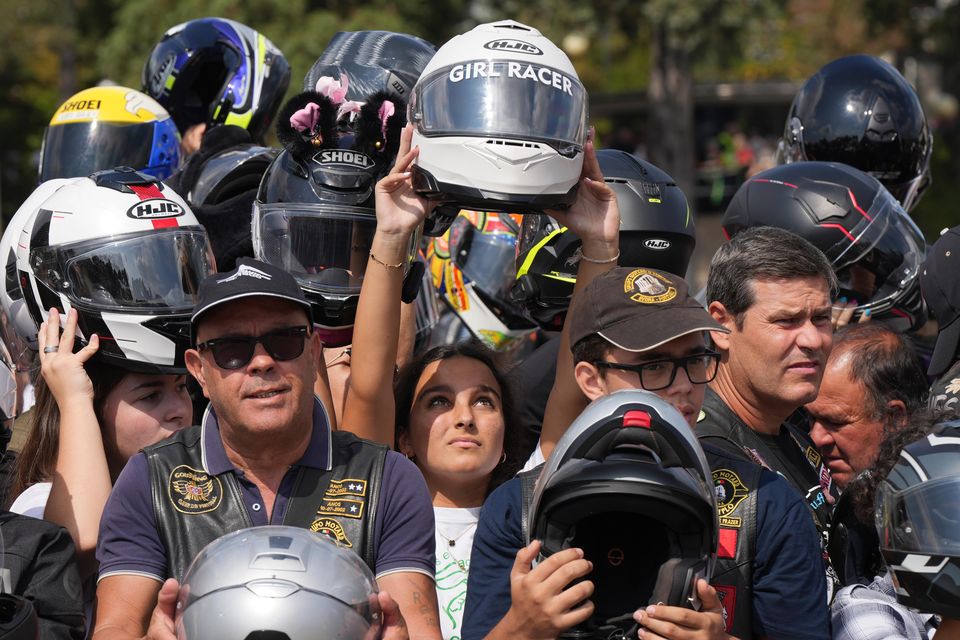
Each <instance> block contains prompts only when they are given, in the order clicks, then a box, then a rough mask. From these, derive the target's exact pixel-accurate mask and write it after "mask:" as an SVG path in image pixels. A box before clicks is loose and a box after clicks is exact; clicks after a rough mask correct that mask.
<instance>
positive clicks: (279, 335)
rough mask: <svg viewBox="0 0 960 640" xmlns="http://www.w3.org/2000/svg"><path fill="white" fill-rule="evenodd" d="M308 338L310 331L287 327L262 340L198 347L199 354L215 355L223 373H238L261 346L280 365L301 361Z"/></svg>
mask: <svg viewBox="0 0 960 640" xmlns="http://www.w3.org/2000/svg"><path fill="white" fill-rule="evenodd" d="M307 335H308V331H307V327H286V328H283V329H274V330H273V331H270V332H268V333H265V334H263V335H262V336H229V337H226V338H213V339H212V340H207V341H206V342H201V343H200V344H198V345H197V351H206V350H207V349H209V350H210V352H211V353H213V361H214V362H216V363H217V366H218V367H220V368H221V369H239V368H241V367H244V366H246V365H247V363H249V362H250V360H251V359H252V358H253V352H254V351H256V350H257V343H258V342H259V343H260V344H262V345H263V348H264V349H265V350H266V352H267V353H268V354H270V357H271V358H273V359H274V360H276V361H277V362H283V361H286V360H293V359H295V358H299V357H300V354H301V353H303V346H304V344H305V342H306V338H307Z"/></svg>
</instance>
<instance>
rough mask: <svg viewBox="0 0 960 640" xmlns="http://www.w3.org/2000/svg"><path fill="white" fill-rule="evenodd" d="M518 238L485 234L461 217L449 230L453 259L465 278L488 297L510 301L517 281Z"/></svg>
mask: <svg viewBox="0 0 960 640" xmlns="http://www.w3.org/2000/svg"><path fill="white" fill-rule="evenodd" d="M516 254H517V236H515V235H513V234H510V233H484V232H482V231H480V230H479V229H477V227H476V226H475V225H473V224H472V223H471V222H470V221H469V220H468V219H467V218H465V217H463V216H460V217H458V218H457V219H456V220H455V221H454V223H453V225H452V226H451V228H450V257H451V259H452V260H453V263H454V264H455V265H457V266H458V267H459V268H460V270H461V271H462V272H463V275H464V276H465V277H467V278H469V279H470V281H472V282H473V284H474V286H475V287H476V288H477V289H480V290H481V291H483V293H485V294H486V295H487V296H489V297H491V298H494V299H498V300H506V299H508V296H509V292H510V289H511V288H513V283H514V281H515V280H516V270H515V266H514V265H515V262H516Z"/></svg>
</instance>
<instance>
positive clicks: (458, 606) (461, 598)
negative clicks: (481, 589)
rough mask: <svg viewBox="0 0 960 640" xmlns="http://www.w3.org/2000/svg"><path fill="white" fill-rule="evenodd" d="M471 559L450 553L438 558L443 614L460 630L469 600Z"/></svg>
mask: <svg viewBox="0 0 960 640" xmlns="http://www.w3.org/2000/svg"><path fill="white" fill-rule="evenodd" d="M469 570H470V560H457V559H455V558H454V557H453V555H452V554H450V553H444V554H443V555H442V556H440V557H438V558H437V570H436V580H437V599H438V600H439V604H440V612H441V615H443V616H445V617H446V618H447V620H448V621H449V623H450V628H451V629H453V630H454V631H459V630H460V625H461V623H462V621H463V607H464V605H465V604H466V602H467V572H468V571H469ZM448 640H460V636H459V634H458V635H455V636H453V635H452V636H450V637H449V639H448Z"/></svg>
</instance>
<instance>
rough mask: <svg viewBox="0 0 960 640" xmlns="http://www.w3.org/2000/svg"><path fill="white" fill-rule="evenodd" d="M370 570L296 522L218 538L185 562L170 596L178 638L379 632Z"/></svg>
mask: <svg viewBox="0 0 960 640" xmlns="http://www.w3.org/2000/svg"><path fill="white" fill-rule="evenodd" d="M381 622H382V614H381V611H380V604H379V599H378V597H377V582H376V579H375V578H374V576H373V573H372V572H371V571H370V569H369V568H368V567H367V565H366V564H364V562H363V560H362V559H361V558H360V556H358V555H357V554H356V553H354V552H353V551H351V550H349V549H344V548H342V547H338V546H337V544H336V543H334V542H333V541H331V540H330V539H328V538H326V537H325V536H323V535H321V534H317V533H313V532H312V531H309V530H307V529H300V528H297V527H279V526H267V527H253V528H250V529H242V530H240V531H236V532H234V533H230V534H227V535H225V536H223V537H221V538H218V539H216V540H214V541H213V542H211V543H210V544H208V545H207V546H206V547H204V549H203V551H201V552H200V553H199V554H198V555H197V557H196V559H194V561H193V562H192V563H191V564H190V568H189V569H187V573H186V575H184V577H183V585H182V586H181V587H180V596H179V602H178V603H177V617H176V630H177V638H178V640H209V639H211V638H231V639H232V638H237V639H239V638H246V639H247V640H256V639H260V640H281V639H283V640H364V639H366V638H379V637H380V626H381Z"/></svg>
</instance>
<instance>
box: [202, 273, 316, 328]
mask: <svg viewBox="0 0 960 640" xmlns="http://www.w3.org/2000/svg"><path fill="white" fill-rule="evenodd" d="M262 296H266V297H268V298H280V299H281V300H289V301H290V302H294V303H296V304H299V305H301V306H302V307H303V310H304V311H306V312H307V320H308V322H309V323H310V326H313V313H312V312H311V309H310V303H309V302H307V299H306V298H305V297H304V295H303V290H302V289H300V285H299V284H297V281H296V279H295V278H294V277H293V276H292V275H290V273H288V272H286V271H284V270H283V269H280V268H278V267H275V266H273V265H270V264H267V263H265V262H260V261H259V260H254V259H253V258H240V259H239V260H238V261H237V267H236V268H235V269H234V270H233V271H228V272H226V273H215V274H213V275H211V276H207V278H205V279H204V280H203V281H202V282H201V283H200V288H199V290H198V291H197V304H196V305H194V307H193V315H192V316H191V317H190V337H191V340H192V342H193V344H196V341H197V321H198V320H199V318H200V316H202V315H203V314H204V313H206V312H207V311H209V310H210V309H213V308H214V307H216V306H218V305H221V304H224V303H226V302H232V301H234V300H239V299H241V298H252V297H262Z"/></svg>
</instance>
